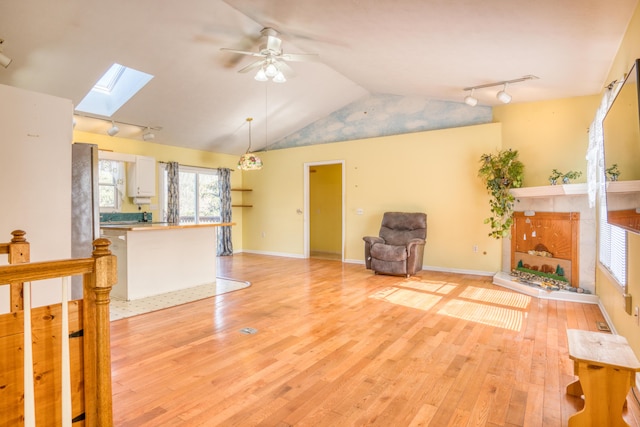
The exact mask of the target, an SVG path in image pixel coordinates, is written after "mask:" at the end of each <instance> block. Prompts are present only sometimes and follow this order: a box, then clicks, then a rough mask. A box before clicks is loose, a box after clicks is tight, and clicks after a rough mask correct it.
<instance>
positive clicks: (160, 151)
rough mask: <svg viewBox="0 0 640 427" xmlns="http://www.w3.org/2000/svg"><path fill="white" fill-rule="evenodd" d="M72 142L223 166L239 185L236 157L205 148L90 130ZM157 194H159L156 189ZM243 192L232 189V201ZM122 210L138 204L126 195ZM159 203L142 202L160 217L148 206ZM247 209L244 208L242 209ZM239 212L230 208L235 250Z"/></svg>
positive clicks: (239, 231) (239, 228)
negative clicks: (183, 146)
mask: <svg viewBox="0 0 640 427" xmlns="http://www.w3.org/2000/svg"><path fill="white" fill-rule="evenodd" d="M73 142H86V143H91V144H96V145H98V148H99V149H101V150H110V151H114V152H118V153H125V154H138V155H141V156H151V157H154V158H155V159H156V161H157V162H160V161H162V162H169V161H175V162H178V163H180V164H183V165H190V166H200V167H207V168H217V167H225V168H230V169H232V170H234V172H232V173H231V187H232V188H236V187H242V172H240V171H238V170H237V169H235V168H236V165H237V162H238V158H237V156H230V155H227V154H218V153H212V152H208V151H200V150H191V149H186V148H179V147H172V146H169V145H163V144H157V143H154V142H146V141H139V140H136V139H128V138H119V137H117V136H115V137H111V136H108V135H100V134H95V133H90V132H80V131H74V132H73ZM156 194H158V192H157V190H156ZM242 197H243V195H242V194H241V193H239V192H232V198H233V202H234V204H235V203H236V201H237V202H238V203H239V202H240V201H241V200H242ZM124 202H125V205H124V206H123V212H137V211H138V207H137V205H134V204H132V203H131V198H130V197H125V200H124ZM154 205H155V206H157V205H158V198H157V197H153V198H151V205H150V206H146V205H142V209H143V210H147V211H150V212H152V214H153V217H154V218H160V213H159V212H158V209H157V208H155V209H151V207H154ZM244 209H246V208H244ZM242 215H243V208H233V222H235V223H236V225H235V226H234V227H233V228H232V230H233V231H232V242H233V248H234V250H235V251H237V250H241V249H242Z"/></svg>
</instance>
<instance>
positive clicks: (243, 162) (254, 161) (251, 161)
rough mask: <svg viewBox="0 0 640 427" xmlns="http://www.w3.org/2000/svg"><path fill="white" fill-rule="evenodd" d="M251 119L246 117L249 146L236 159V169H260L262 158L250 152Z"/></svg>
mask: <svg viewBox="0 0 640 427" xmlns="http://www.w3.org/2000/svg"><path fill="white" fill-rule="evenodd" d="M252 121H253V119H252V118H251V117H249V118H247V122H249V148H247V152H246V153H244V154H243V155H242V156H240V160H238V169H241V170H243V171H251V170H260V169H262V160H261V159H260V157H258V156H256V155H255V154H254V153H252V152H251V122H252Z"/></svg>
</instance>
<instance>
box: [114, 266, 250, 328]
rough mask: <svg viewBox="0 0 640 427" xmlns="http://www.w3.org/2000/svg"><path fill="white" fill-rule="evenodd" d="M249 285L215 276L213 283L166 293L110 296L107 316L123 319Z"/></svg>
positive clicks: (248, 284)
mask: <svg viewBox="0 0 640 427" xmlns="http://www.w3.org/2000/svg"><path fill="white" fill-rule="evenodd" d="M249 286H251V283H250V282H245V281H242V280H233V279H227V278H225V277H217V278H216V282H215V283H207V284H204V285H200V286H195V287H193V288H187V289H183V290H180V291H174V292H167V293H166V294H160V295H155V296H151V297H146V298H140V299H137V300H132V301H124V300H121V299H118V298H117V297H113V296H112V297H111V305H110V309H109V314H110V316H109V317H110V319H111V321H114V320H119V319H124V318H126V317H131V316H137V315H138V314H144V313H149V312H151V311H156V310H161V309H163V308H168V307H173V306H176V305H180V304H185V303H188V302H193V301H197V300H201V299H204V298H210V297H213V296H216V295H222V294H226V293H229V292H233V291H237V290H239V289H245V288H248V287H249Z"/></svg>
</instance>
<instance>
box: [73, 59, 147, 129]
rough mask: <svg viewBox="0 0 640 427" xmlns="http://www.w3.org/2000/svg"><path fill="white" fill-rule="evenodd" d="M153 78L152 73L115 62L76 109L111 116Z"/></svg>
mask: <svg viewBox="0 0 640 427" xmlns="http://www.w3.org/2000/svg"><path fill="white" fill-rule="evenodd" d="M152 78H153V76H152V75H151V74H147V73H143V72H142V71H138V70H134V69H133V68H129V67H125V66H123V65H120V64H117V63H116V64H113V65H112V66H111V67H110V68H109V69H108V70H107V71H106V72H105V73H104V74H103V75H102V77H100V79H99V80H98V81H97V82H96V84H95V85H94V86H93V87H92V88H91V90H90V91H89V93H87V94H86V95H85V97H84V98H83V99H82V101H80V103H79V104H78V105H77V106H76V111H83V112H85V113H90V114H96V115H100V116H106V117H111V115H113V113H115V112H116V111H118V109H119V108H120V107H122V105H124V104H125V103H126V102H127V101H129V99H131V97H133V95H135V94H136V93H138V91H139V90H140V89H142V88H143V87H144V85H146V84H147V83H149V80H151V79H152Z"/></svg>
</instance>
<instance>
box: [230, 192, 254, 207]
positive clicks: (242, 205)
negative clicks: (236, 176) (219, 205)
mask: <svg viewBox="0 0 640 427" xmlns="http://www.w3.org/2000/svg"><path fill="white" fill-rule="evenodd" d="M231 191H253V189H251V188H232V189H231ZM231 207H232V208H252V207H253V205H245V204H239V205H231Z"/></svg>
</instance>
